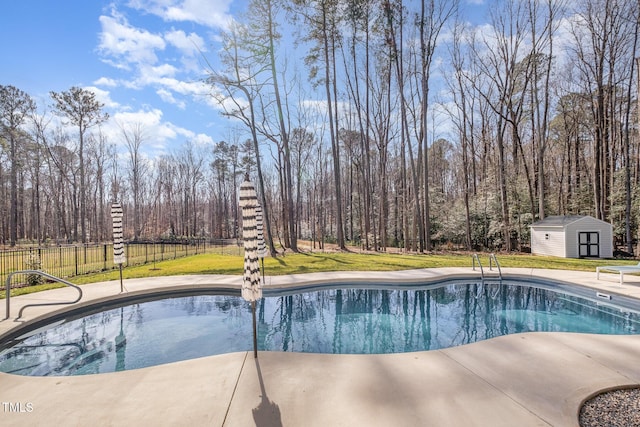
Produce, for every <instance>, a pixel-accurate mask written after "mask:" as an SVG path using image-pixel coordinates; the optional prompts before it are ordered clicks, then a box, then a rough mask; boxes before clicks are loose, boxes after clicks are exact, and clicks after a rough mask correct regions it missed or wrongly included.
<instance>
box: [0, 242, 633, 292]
mask: <svg viewBox="0 0 640 427" xmlns="http://www.w3.org/2000/svg"><path fill="white" fill-rule="evenodd" d="M480 259H481V261H482V264H483V266H485V267H486V266H488V265H489V255H488V254H480ZM264 261H265V262H264V265H265V274H266V275H267V276H269V275H283V274H296V273H311V272H321V271H393V270H407V269H414V268H429V267H471V265H472V257H471V255H469V254H459V253H448V254H429V255H401V254H378V253H375V254H366V253H354V252H327V253H322V252H314V253H298V254H288V255H286V256H280V257H278V258H272V257H267V258H265V260H264ZM498 261H499V262H500V265H501V266H502V267H524V268H549V269H564V270H582V271H593V272H595V269H596V267H597V266H601V265H624V264H628V265H634V264H636V263H637V261H633V260H631V261H620V260H585V259H568V258H555V257H543V256H533V255H502V254H498ZM242 264H243V257H242V256H238V255H220V254H201V255H195V256H190V257H185V258H178V259H174V260H168V261H162V262H157V263H156V264H155V268H154V265H153V264H146V265H141V266H135V267H127V268H125V269H124V270H123V277H124V278H125V279H133V278H144V277H154V276H169V275H184V274H237V275H240V274H242V270H243V266H242ZM119 277H120V276H119V272H118V270H111V271H107V272H103V273H96V274H88V275H84V276H78V277H74V278H71V279H70V281H71V282H73V283H77V284H83V285H84V284H88V283H95V282H102V281H107V280H118V279H119ZM59 286H62V285H57V284H45V285H41V286H33V287H28V288H21V289H15V290H12V295H21V294H26V293H32V292H37V291H41V290H45V289H52V288H55V287H59ZM0 297H2V298H4V292H0Z"/></svg>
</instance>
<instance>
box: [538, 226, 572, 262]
mask: <svg viewBox="0 0 640 427" xmlns="http://www.w3.org/2000/svg"><path fill="white" fill-rule="evenodd" d="M565 244H566V241H565V234H564V230H563V228H562V227H536V228H532V229H531V253H532V254H535V255H551V256H557V257H564V256H565Z"/></svg>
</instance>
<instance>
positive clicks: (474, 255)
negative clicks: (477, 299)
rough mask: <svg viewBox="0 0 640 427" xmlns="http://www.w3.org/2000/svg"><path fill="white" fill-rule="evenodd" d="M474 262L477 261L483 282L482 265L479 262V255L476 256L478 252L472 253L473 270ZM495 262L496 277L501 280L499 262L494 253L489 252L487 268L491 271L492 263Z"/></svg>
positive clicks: (474, 269) (474, 268) (474, 267)
mask: <svg viewBox="0 0 640 427" xmlns="http://www.w3.org/2000/svg"><path fill="white" fill-rule="evenodd" d="M476 262H477V263H478V266H480V277H481V278H482V281H483V282H484V279H485V277H484V268H483V267H482V263H481V262H480V257H479V256H478V254H473V258H472V267H473V271H476ZM494 264H495V266H496V268H497V269H498V277H499V278H500V281H501V282H502V269H501V268H500V263H499V262H498V258H496V254H493V253H492V254H489V270H490V271H493V265H494Z"/></svg>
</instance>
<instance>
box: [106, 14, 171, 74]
mask: <svg viewBox="0 0 640 427" xmlns="http://www.w3.org/2000/svg"><path fill="white" fill-rule="evenodd" d="M114 14H116V13H115V12H114ZM99 19H100V24H101V25H102V31H101V32H100V35H99V38H100V44H99V45H98V50H99V51H100V52H101V53H102V54H103V55H106V56H110V57H112V58H110V59H111V60H112V61H113V62H114V63H117V64H119V66H120V67H121V68H126V69H128V64H130V63H133V64H155V63H156V62H157V61H158V57H157V56H156V53H155V51H156V50H163V49H164V48H165V46H166V44H165V41H164V39H163V38H162V37H161V36H159V35H157V34H152V33H150V32H149V31H147V30H143V29H139V28H135V27H132V26H131V25H129V23H128V22H127V21H126V19H125V18H123V17H121V16H119V15H117V14H116V16H104V15H103V16H101V17H100V18H99Z"/></svg>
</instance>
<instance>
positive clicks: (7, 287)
mask: <svg viewBox="0 0 640 427" xmlns="http://www.w3.org/2000/svg"><path fill="white" fill-rule="evenodd" d="M16 274H38V275H40V276H43V277H46V278H47V279H49V280H53V281H54V282H59V283H62V284H64V285H67V286H71V287H72V288H75V289H76V290H77V291H78V294H79V295H78V298H76V299H75V300H74V301H66V302H43V303H38V304H27V305H25V306H23V307H22V308H21V309H20V311H19V312H18V317H16V320H18V319H20V318H21V317H22V312H23V311H24V309H25V308H27V307H37V306H47V305H67V304H75V303H77V302H78V301H80V299H82V289H80V287H79V286H78V285H74V284H73V283H71V282H68V281H66V280H64V279H61V278H59V277H56V276H52V275H51V274H49V273H45V272H44V271H40V270H20V271H14V272H12V273H9V275H8V276H7V281H6V284H5V294H6V295H5V298H6V299H7V303H6V305H7V316H6V317H5V318H4V320H7V319H8V318H9V310H10V298H11V278H12V277H13V276H14V275H16Z"/></svg>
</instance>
